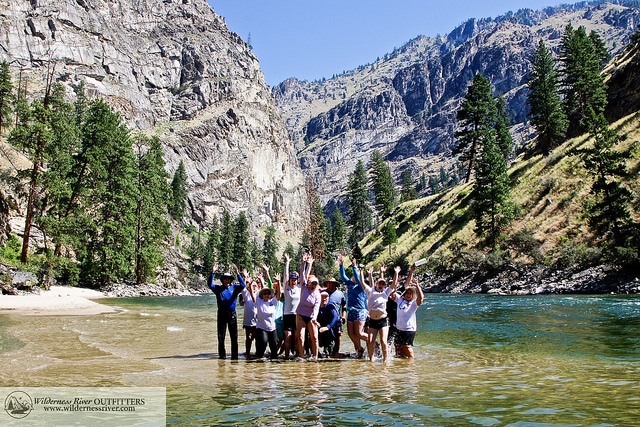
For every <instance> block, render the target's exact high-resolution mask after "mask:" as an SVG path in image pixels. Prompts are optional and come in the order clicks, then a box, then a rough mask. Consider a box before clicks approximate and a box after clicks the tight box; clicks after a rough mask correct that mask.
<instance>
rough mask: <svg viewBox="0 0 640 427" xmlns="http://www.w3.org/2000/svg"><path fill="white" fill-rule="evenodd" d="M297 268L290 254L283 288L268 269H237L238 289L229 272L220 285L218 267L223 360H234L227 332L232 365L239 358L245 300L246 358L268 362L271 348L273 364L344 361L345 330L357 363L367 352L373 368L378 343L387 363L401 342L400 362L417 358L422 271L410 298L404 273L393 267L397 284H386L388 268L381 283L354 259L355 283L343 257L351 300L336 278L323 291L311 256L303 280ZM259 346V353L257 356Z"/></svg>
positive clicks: (215, 287) (305, 258)
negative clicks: (238, 308)
mask: <svg viewBox="0 0 640 427" xmlns="http://www.w3.org/2000/svg"><path fill="white" fill-rule="evenodd" d="M290 261H291V259H290V257H289V256H288V255H287V254H285V269H284V279H285V280H284V281H283V282H281V280H280V279H281V276H280V275H279V274H277V275H275V277H274V279H275V281H273V280H272V279H271V276H270V274H269V267H268V266H266V265H263V266H262V270H263V271H261V272H259V273H258V274H257V275H256V276H255V277H253V278H252V277H250V276H249V274H248V272H247V271H246V270H243V271H242V272H240V271H239V270H238V267H237V266H235V265H234V266H233V270H234V273H235V278H236V279H237V282H235V283H234V275H232V274H230V273H222V274H221V275H220V276H219V278H220V284H215V283H214V278H215V274H216V272H217V270H218V265H217V263H214V265H213V267H212V269H211V275H210V276H209V280H208V286H209V288H210V289H211V290H212V291H213V293H214V294H215V295H216V300H217V305H218V318H217V332H218V357H219V358H220V359H225V358H226V356H227V353H226V348H225V338H226V332H227V330H228V332H229V336H230V339H231V359H232V360H234V359H238V326H237V314H236V302H237V301H238V300H240V301H241V304H242V305H243V306H244V315H243V325H242V326H243V329H244V331H245V355H246V357H247V358H252V357H253V358H263V357H264V356H265V353H266V349H267V346H268V347H269V353H270V357H271V358H272V359H275V358H278V357H282V358H285V359H296V360H317V359H318V357H322V356H324V357H339V355H340V354H341V353H340V344H341V336H342V333H343V325H344V324H345V323H346V325H347V333H348V336H349V338H350V339H351V341H352V343H353V346H354V349H355V353H356V357H358V358H363V357H364V353H365V346H366V352H367V356H368V358H369V360H371V361H373V360H374V357H375V354H376V342H377V340H378V339H379V342H380V353H381V357H382V359H383V360H384V361H386V360H387V358H388V353H389V351H388V342H393V343H394V346H395V351H396V355H397V356H400V357H409V358H413V357H414V353H413V340H414V336H415V333H416V327H417V323H416V311H417V309H418V307H419V306H420V305H421V304H422V301H423V298H424V295H423V292H422V290H421V288H420V286H419V285H418V283H417V280H416V279H415V278H414V274H413V273H414V271H415V265H412V266H411V267H410V268H409V273H408V276H407V278H406V280H405V286H404V291H403V292H400V291H399V289H398V282H399V279H400V271H401V269H400V267H395V268H394V276H393V279H392V280H391V281H388V280H387V279H386V278H385V273H386V270H387V268H386V267H385V266H384V265H381V266H380V268H379V271H378V276H377V279H375V280H374V269H373V267H370V268H369V269H368V270H366V271H364V266H358V264H357V262H356V260H355V259H354V260H352V261H351V270H352V275H351V278H349V277H348V276H347V274H346V271H345V266H344V259H343V257H342V256H340V257H339V258H338V263H339V265H340V278H341V280H342V281H343V283H344V284H345V285H346V287H347V295H346V298H345V295H344V293H343V292H342V291H341V290H340V289H339V284H340V283H339V282H338V281H337V280H336V279H334V278H333V277H328V278H326V279H325V280H324V281H323V282H322V286H321V285H320V280H319V278H318V277H317V276H315V275H313V274H311V270H312V266H313V262H314V259H313V256H312V255H311V254H310V253H306V254H305V255H304V256H303V258H302V265H301V267H300V272H299V273H298V272H296V271H293V272H290V268H289V267H290V265H289V264H290ZM361 270H362V276H361ZM365 273H367V274H366V278H365V277H364V276H365ZM367 279H368V280H367ZM367 281H368V284H367ZM254 341H255V354H254V355H253V356H252V355H251V347H252V345H253V342H254ZM363 343H364V345H363ZM320 349H322V353H320ZM305 358H306V359H305Z"/></svg>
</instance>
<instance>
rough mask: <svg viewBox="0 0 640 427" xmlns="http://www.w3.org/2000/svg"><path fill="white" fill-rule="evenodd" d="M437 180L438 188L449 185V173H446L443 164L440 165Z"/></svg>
mask: <svg viewBox="0 0 640 427" xmlns="http://www.w3.org/2000/svg"><path fill="white" fill-rule="evenodd" d="M438 181H439V182H440V188H442V189H443V190H444V189H445V188H447V187H448V186H449V175H448V174H447V171H446V170H445V168H444V166H440V176H439V177H438Z"/></svg>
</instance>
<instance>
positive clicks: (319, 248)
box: [306, 181, 329, 262]
mask: <svg viewBox="0 0 640 427" xmlns="http://www.w3.org/2000/svg"><path fill="white" fill-rule="evenodd" d="M306 189H307V201H308V204H309V222H308V223H307V224H308V225H307V230H306V234H307V236H309V247H310V249H311V253H312V254H313V257H314V258H315V259H316V260H317V262H320V261H321V260H324V259H325V257H326V255H327V253H328V251H327V242H328V241H329V234H328V231H327V228H328V227H327V218H326V216H325V214H324V210H323V209H322V204H321V203H320V198H319V197H318V193H317V191H316V189H315V186H314V185H313V183H312V182H311V181H307V185H306Z"/></svg>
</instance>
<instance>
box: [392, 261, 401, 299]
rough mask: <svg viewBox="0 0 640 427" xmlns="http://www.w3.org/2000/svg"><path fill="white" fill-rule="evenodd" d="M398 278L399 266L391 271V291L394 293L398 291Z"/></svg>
mask: <svg viewBox="0 0 640 427" xmlns="http://www.w3.org/2000/svg"><path fill="white" fill-rule="evenodd" d="M399 277H400V266H399V265H396V266H395V267H394V269H393V280H392V281H391V291H392V292H394V293H395V291H396V289H398V278H399Z"/></svg>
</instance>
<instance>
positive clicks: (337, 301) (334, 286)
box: [323, 277, 347, 357]
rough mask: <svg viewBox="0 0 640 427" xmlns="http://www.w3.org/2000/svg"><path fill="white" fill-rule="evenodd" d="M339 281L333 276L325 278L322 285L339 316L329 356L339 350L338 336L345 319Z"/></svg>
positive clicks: (343, 301) (345, 312) (345, 309)
mask: <svg viewBox="0 0 640 427" xmlns="http://www.w3.org/2000/svg"><path fill="white" fill-rule="evenodd" d="M339 285H340V282H338V281H337V280H336V279H334V278H333V277H329V278H327V279H325V281H324V283H323V287H324V289H325V291H326V292H327V294H329V304H331V305H333V306H334V307H335V309H336V313H338V316H339V317H340V322H339V326H338V334H337V336H336V342H335V346H333V354H332V355H331V356H334V357H335V356H337V355H338V353H339V352H340V337H341V336H342V324H343V323H345V322H346V321H347V301H346V299H345V298H344V293H343V292H342V291H341V290H340V289H338V286H339Z"/></svg>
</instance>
